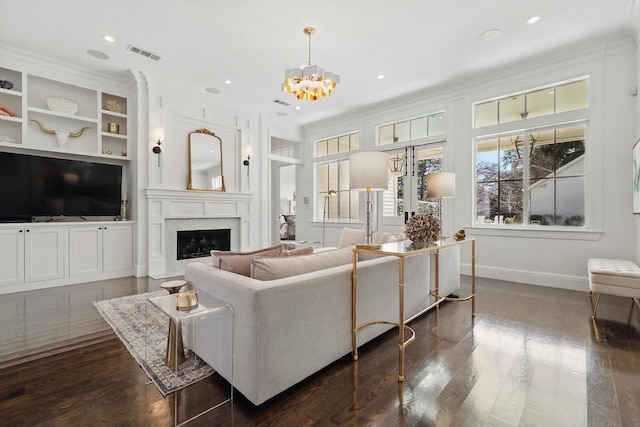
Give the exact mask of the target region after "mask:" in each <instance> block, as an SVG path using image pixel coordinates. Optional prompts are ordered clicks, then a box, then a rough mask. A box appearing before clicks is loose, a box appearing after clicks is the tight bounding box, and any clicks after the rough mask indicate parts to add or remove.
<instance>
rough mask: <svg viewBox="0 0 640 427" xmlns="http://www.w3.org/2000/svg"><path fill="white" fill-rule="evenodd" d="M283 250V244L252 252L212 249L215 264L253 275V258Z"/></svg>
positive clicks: (239, 272)
mask: <svg viewBox="0 0 640 427" xmlns="http://www.w3.org/2000/svg"><path fill="white" fill-rule="evenodd" d="M281 252H282V245H275V246H271V247H268V248H263V249H258V250H256V251H251V252H227V251H211V258H212V259H213V266H214V267H216V268H220V269H222V270H227V271H230V272H232V273H237V274H242V275H243V276H247V277H248V276H250V275H251V260H253V259H254V258H255V257H257V256H278V255H280V253H281Z"/></svg>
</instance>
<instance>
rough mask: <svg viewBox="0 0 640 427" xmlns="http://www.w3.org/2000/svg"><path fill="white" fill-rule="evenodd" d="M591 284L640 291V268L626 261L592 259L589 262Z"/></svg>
mask: <svg viewBox="0 0 640 427" xmlns="http://www.w3.org/2000/svg"><path fill="white" fill-rule="evenodd" d="M588 268H589V284H590V285H591V289H592V290H593V285H594V284H595V285H607V286H617V287H622V288H632V289H638V290H640V267H638V265H636V264H635V263H633V262H631V261H627V260H624V259H606V258H591V259H589V262H588Z"/></svg>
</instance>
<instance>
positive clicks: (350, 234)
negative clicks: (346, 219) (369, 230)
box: [338, 227, 365, 248]
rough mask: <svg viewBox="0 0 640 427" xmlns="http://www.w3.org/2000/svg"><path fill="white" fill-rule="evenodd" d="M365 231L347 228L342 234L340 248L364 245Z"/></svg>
mask: <svg viewBox="0 0 640 427" xmlns="http://www.w3.org/2000/svg"><path fill="white" fill-rule="evenodd" d="M364 241H365V237H364V230H357V229H355V228H348V227H345V228H343V229H342V233H341V234H340V241H339V242H338V247H339V248H344V247H347V246H349V245H355V244H358V243H364Z"/></svg>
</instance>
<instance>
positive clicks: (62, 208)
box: [0, 152, 122, 222]
mask: <svg viewBox="0 0 640 427" xmlns="http://www.w3.org/2000/svg"><path fill="white" fill-rule="evenodd" d="M121 190H122V166H120V165H109V164H103V163H93V162H86V161H78V160H66V159H55V158H50V157H40V156H33V155H27V154H16V153H4V152H0V221H4V222H7V221H31V220H32V218H33V217H59V216H63V217H76V216H78V217H89V216H117V215H119V213H120V199H121Z"/></svg>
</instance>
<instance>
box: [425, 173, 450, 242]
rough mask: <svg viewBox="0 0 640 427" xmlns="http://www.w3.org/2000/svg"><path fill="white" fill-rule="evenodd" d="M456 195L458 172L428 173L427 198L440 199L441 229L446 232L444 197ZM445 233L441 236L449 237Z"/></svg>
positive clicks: (439, 215)
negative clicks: (443, 210) (443, 209)
mask: <svg viewBox="0 0 640 427" xmlns="http://www.w3.org/2000/svg"><path fill="white" fill-rule="evenodd" d="M452 197H456V174H455V173H454V172H437V173H428V174H427V198H430V199H431V198H437V199H438V219H439V220H440V231H441V232H442V233H444V225H443V224H444V219H443V218H442V199H445V198H446V199H448V198H452ZM447 237H448V236H445V235H444V234H443V235H442V236H441V238H447Z"/></svg>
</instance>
